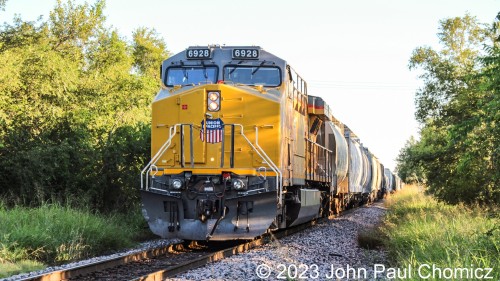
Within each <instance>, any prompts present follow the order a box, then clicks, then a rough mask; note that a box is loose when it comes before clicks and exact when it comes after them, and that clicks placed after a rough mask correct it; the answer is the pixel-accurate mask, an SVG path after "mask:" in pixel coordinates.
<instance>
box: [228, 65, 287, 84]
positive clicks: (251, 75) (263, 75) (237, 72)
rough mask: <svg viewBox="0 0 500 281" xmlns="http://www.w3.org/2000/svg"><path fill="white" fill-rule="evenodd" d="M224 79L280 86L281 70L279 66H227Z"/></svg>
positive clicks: (234, 81)
mask: <svg viewBox="0 0 500 281" xmlns="http://www.w3.org/2000/svg"><path fill="white" fill-rule="evenodd" d="M224 81H229V82H233V83H237V84H245V85H252V86H256V85H263V86H266V87H278V86H279V85H281V70H280V68H279V67H270V66H237V65H233V66H225V67H224Z"/></svg>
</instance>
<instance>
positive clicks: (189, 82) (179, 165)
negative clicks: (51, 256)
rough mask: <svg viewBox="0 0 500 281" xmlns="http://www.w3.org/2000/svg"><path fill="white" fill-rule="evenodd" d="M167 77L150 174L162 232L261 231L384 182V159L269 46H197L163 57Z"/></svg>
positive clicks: (155, 113)
mask: <svg viewBox="0 0 500 281" xmlns="http://www.w3.org/2000/svg"><path fill="white" fill-rule="evenodd" d="M161 77H162V88H161V90H160V91H159V93H158V94H157V96H156V97H155V99H154V101H153V105H152V124H151V128H152V129H151V131H152V151H151V156H152V159H151V161H150V162H149V163H148V165H147V166H146V167H145V168H144V169H143V171H142V175H141V196H142V202H143V214H144V216H145V218H146V220H147V221H148V223H149V226H150V228H151V230H152V231H153V233H155V234H157V235H159V236H161V237H164V238H167V237H168V238H174V237H176V238H181V239H186V240H230V239H251V238H254V237H256V236H259V235H262V234H263V233H265V232H266V231H268V230H270V229H271V230H272V229H278V228H286V227H289V226H293V225H297V224H300V223H303V222H306V221H308V220H312V219H315V218H317V217H319V216H328V215H331V214H334V213H338V212H339V211H340V210H341V209H343V208H345V207H347V206H348V205H353V204H356V203H359V202H363V201H367V200H372V199H374V197H375V196H376V195H377V192H380V191H381V190H383V187H384V177H383V171H384V168H383V166H382V165H381V164H380V163H379V161H378V160H377V158H376V157H375V156H373V155H372V154H371V153H370V152H369V150H368V149H366V148H364V147H362V145H361V143H360V142H359V140H358V138H357V136H356V135H355V134H354V133H352V131H351V130H350V129H349V128H348V127H347V126H345V125H343V124H342V123H340V122H339V121H338V120H336V119H335V118H334V117H333V115H332V113H331V111H330V109H329V107H328V105H327V104H326V103H325V102H324V101H323V100H322V99H321V98H319V97H314V96H310V95H308V93H307V84H306V82H305V81H304V80H303V79H302V78H301V77H300V76H299V75H298V74H297V73H296V72H295V71H294V70H293V69H292V68H291V67H290V66H289V65H288V64H287V62H286V61H284V60H282V59H280V58H279V57H277V56H274V55H273V54H271V53H269V52H266V51H265V50H263V49H262V48H260V47H256V46H233V47H228V46H208V47H199V46H197V47H189V48H188V49H186V50H185V51H183V52H181V53H179V54H176V55H174V56H172V57H170V58H169V59H167V60H165V61H164V62H163V64H162V66H161Z"/></svg>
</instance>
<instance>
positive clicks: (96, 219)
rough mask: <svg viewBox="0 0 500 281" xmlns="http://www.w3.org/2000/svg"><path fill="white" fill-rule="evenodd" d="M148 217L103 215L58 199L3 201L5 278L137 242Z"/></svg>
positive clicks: (0, 256)
mask: <svg viewBox="0 0 500 281" xmlns="http://www.w3.org/2000/svg"><path fill="white" fill-rule="evenodd" d="M136 213H137V214H136ZM143 221H144V220H143V219H142V218H141V215H140V212H138V211H137V212H131V215H130V216H125V215H110V216H103V215H99V214H95V213H92V212H90V211H82V210H75V209H72V208H70V207H65V206H61V205H58V204H45V205H43V206H41V207H38V208H26V207H20V206H15V207H12V208H7V207H6V206H5V205H4V204H2V203H1V202H0V222H1V223H0V277H2V276H3V277H5V276H9V275H11V274H14V273H17V272H16V270H17V271H18V272H22V271H25V270H26V268H29V269H28V270H33V269H38V268H40V267H44V265H43V263H45V264H60V263H64V262H69V261H74V260H78V259H82V258H86V257H89V256H93V255H97V254H102V253H105V252H108V251H112V250H116V249H120V248H124V247H129V246H132V245H133V244H134V238H135V237H136V236H137V235H138V233H141V231H142V229H141V226H142V222H143ZM16 268H17V269H16ZM7 274H8V275H7Z"/></svg>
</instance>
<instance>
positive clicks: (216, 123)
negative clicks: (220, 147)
mask: <svg viewBox="0 0 500 281" xmlns="http://www.w3.org/2000/svg"><path fill="white" fill-rule="evenodd" d="M206 122H207V123H206V124H205V120H202V121H201V131H200V139H201V141H205V140H206V141H207V143H218V142H221V141H222V136H223V135H224V122H222V120H221V119H220V118H217V119H207V120H206Z"/></svg>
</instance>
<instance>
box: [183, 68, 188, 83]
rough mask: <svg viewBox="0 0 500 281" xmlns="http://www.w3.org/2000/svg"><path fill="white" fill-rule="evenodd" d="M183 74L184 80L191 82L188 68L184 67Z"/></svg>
mask: <svg viewBox="0 0 500 281" xmlns="http://www.w3.org/2000/svg"><path fill="white" fill-rule="evenodd" d="M182 74H183V75H184V78H185V79H186V81H188V80H189V76H188V72H187V70H186V68H184V67H183V68H182Z"/></svg>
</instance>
